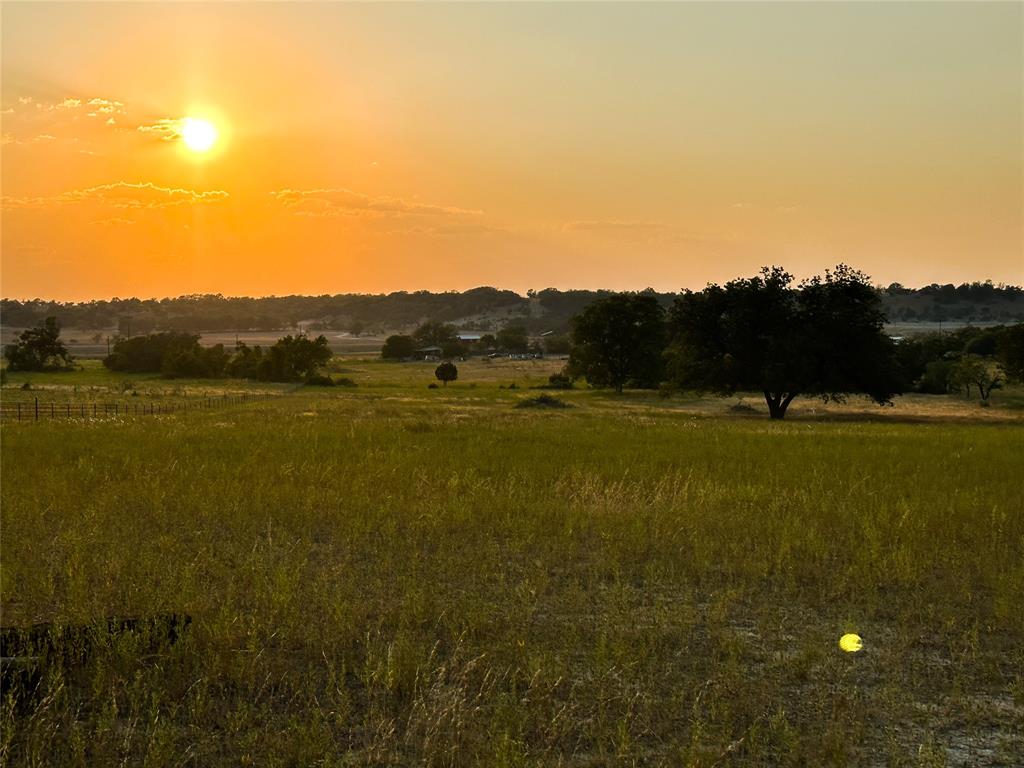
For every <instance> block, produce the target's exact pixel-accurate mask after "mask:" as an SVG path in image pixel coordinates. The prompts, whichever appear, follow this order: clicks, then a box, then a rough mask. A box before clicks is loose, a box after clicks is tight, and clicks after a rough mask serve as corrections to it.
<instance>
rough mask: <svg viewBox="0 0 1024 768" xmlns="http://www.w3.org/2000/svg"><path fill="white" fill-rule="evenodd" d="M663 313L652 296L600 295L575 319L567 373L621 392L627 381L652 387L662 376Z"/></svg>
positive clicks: (635, 385) (637, 385)
mask: <svg viewBox="0 0 1024 768" xmlns="http://www.w3.org/2000/svg"><path fill="white" fill-rule="evenodd" d="M664 318H665V312H664V310H663V309H662V307H661V304H660V303H659V302H658V300H657V298H656V297H654V296H652V295H649V294H630V293H618V294H613V295H611V296H606V297H604V298H600V299H597V300H596V301H594V302H593V303H592V304H590V305H588V306H587V307H586V308H585V309H584V310H583V311H582V312H581V313H580V314H579V315H577V316H576V317H575V318H573V322H572V349H571V351H570V353H569V365H568V372H569V373H570V374H571V375H572V376H574V377H580V376H582V377H584V378H586V380H587V382H588V383H589V384H590V385H592V386H595V387H611V388H613V389H614V390H615V391H616V392H619V393H621V392H622V390H623V388H624V387H626V386H627V385H629V386H634V387H654V386H657V384H658V382H659V381H660V379H661V372H662V349H663V348H664V344H665V319H664Z"/></svg>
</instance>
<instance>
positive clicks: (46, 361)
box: [4, 317, 74, 371]
mask: <svg viewBox="0 0 1024 768" xmlns="http://www.w3.org/2000/svg"><path fill="white" fill-rule="evenodd" d="M4 357H6V358H7V364H8V366H9V367H10V369H11V370H12V371H66V370H70V369H71V367H72V364H73V362H74V358H72V357H71V353H69V352H68V349H67V347H65V346H64V344H63V342H61V340H60V323H58V322H57V318H55V317H48V318H46V319H45V320H44V321H43V322H41V323H40V324H39V325H37V326H36V327H35V328H28V329H27V330H24V331H22V332H21V335H20V336H18V340H17V341H16V342H14V343H13V344H8V345H7V346H6V347H4Z"/></svg>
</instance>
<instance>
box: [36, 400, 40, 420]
mask: <svg viewBox="0 0 1024 768" xmlns="http://www.w3.org/2000/svg"><path fill="white" fill-rule="evenodd" d="M36 421H39V398H38V397H37V398H36Z"/></svg>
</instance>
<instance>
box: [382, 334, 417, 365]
mask: <svg viewBox="0 0 1024 768" xmlns="http://www.w3.org/2000/svg"><path fill="white" fill-rule="evenodd" d="M414 354H416V342H415V341H414V340H413V338H412V336H402V335H398V334H396V335H394V336H388V337H387V339H386V340H385V341H384V347H383V348H382V349H381V351H380V356H381V357H383V358H384V359H385V360H405V359H406V358H410V357H412V356H413V355H414Z"/></svg>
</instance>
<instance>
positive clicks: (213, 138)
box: [181, 117, 217, 152]
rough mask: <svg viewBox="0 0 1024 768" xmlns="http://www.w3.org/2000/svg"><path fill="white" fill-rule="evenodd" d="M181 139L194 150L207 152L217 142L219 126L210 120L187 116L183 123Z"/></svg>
mask: <svg viewBox="0 0 1024 768" xmlns="http://www.w3.org/2000/svg"><path fill="white" fill-rule="evenodd" d="M181 140H182V141H183V142H185V146H186V147H188V148H189V149H191V150H192V151H193V152H206V151H208V150H209V149H210V148H211V147H213V145H214V144H216V143H217V128H216V127H215V126H214V125H213V123H211V122H209V121H208V120H200V119H199V118H197V117H186V118H185V119H184V120H183V121H182V123H181Z"/></svg>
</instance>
